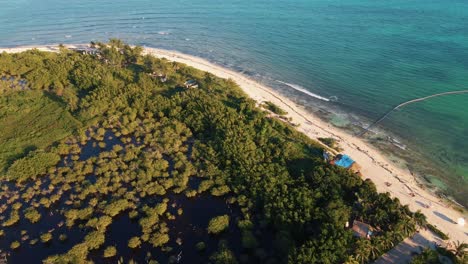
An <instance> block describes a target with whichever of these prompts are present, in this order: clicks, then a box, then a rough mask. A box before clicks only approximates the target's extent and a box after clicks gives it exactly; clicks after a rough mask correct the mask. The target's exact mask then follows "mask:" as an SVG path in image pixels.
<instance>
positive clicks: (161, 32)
mask: <svg viewBox="0 0 468 264" xmlns="http://www.w3.org/2000/svg"><path fill="white" fill-rule="evenodd" d="M169 34H171V33H169V32H167V31H159V32H158V35H169Z"/></svg>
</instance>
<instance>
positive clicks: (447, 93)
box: [358, 90, 468, 136]
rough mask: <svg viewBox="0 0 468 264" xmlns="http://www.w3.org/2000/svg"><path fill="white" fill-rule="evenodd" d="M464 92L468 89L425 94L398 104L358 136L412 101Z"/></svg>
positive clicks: (467, 91)
mask: <svg viewBox="0 0 468 264" xmlns="http://www.w3.org/2000/svg"><path fill="white" fill-rule="evenodd" d="M464 93H468V90H460V91H451V92H444V93H437V94H433V95H429V96H425V97H421V98H416V99H413V100H409V101H406V102H404V103H401V104H399V105H397V106H395V107H394V108H392V109H391V110H390V111H388V112H386V113H385V114H384V115H383V116H382V117H380V118H379V119H377V120H376V121H375V122H374V123H372V124H370V125H369V126H368V127H367V128H365V129H364V130H363V131H362V132H361V133H359V134H358V136H363V135H365V134H366V133H367V132H368V131H369V129H371V128H372V127H374V126H376V125H377V124H379V123H380V122H382V121H383V120H384V119H385V118H387V116H389V115H390V114H391V113H392V112H393V111H395V110H397V109H399V108H401V107H403V106H406V105H409V104H412V103H416V102H420V101H424V100H427V99H430V98H433V97H438V96H444V95H451V94H464Z"/></svg>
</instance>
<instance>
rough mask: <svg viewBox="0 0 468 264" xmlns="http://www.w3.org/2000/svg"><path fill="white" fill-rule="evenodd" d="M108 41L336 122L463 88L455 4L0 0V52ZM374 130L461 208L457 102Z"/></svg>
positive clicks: (467, 102) (434, 105) (417, 109)
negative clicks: (262, 89) (268, 90)
mask: <svg viewBox="0 0 468 264" xmlns="http://www.w3.org/2000/svg"><path fill="white" fill-rule="evenodd" d="M111 37H117V38H121V39H123V40H125V41H127V42H129V43H132V44H139V45H146V46H152V47H160V48H168V49H175V50H178V51H181V52H185V53H189V54H192V55H197V56H201V57H204V58H207V59H209V60H211V61H213V62H216V63H218V64H221V65H224V66H227V67H229V68H232V69H234V70H237V71H240V72H243V73H244V74H246V75H249V76H251V77H252V78H254V79H257V80H259V81H261V82H263V83H265V84H268V85H271V86H273V87H274V88H276V89H278V90H279V91H281V92H282V93H284V94H287V95H288V96H290V97H292V98H293V99H295V100H296V101H297V102H299V103H301V104H303V105H305V106H319V107H321V108H324V109H328V110H329V111H331V112H332V114H328V115H327V116H328V118H331V120H332V121H333V122H334V123H335V124H337V125H356V124H357V125H365V124H366V123H368V122H369V121H370V120H373V119H375V118H378V117H379V116H380V115H382V114H383V113H385V111H387V110H389V109H391V108H392V107H393V106H395V105H397V104H399V103H400V102H403V101H405V100H409V99H413V98H417V97H421V96H426V95H430V94H433V93H439V92H444V91H450V90H461V89H468V1H466V0H432V1H426V0H411V1H408V0H387V1H376V0H347V1H341V0H277V1H270V0H251V1H247V0H243V1H241V0H237V1H232V0H226V1H217V0H190V1H188V0H171V1H169V0H158V1H155V0H133V1H128V0H125V1H123V0H112V1H110V0H97V1H96V0H94V1H90V0H69V1H58V0H15V1H10V0H9V1H5V0H0V46H2V47H7V46H8V47H10V46H19V45H29V44H53V43H83V42H89V41H92V40H94V41H105V40H107V39H109V38H111ZM278 81H281V82H282V83H281V82H278ZM284 83H288V84H290V86H288V85H286V84H284ZM293 87H296V88H298V87H299V88H301V87H302V88H303V89H306V90H308V91H310V92H311V93H313V94H316V95H319V96H321V97H323V98H325V99H331V100H329V101H327V100H323V98H322V99H319V98H314V97H312V96H309V95H306V94H304V93H302V92H299V91H297V90H295V89H294V88H293ZM314 109H315V111H316V110H317V109H316V108H314ZM380 128H383V129H384V130H385V131H387V133H388V135H391V136H392V137H393V138H396V139H397V140H399V141H401V142H402V143H403V144H405V145H407V150H401V149H397V150H398V153H399V154H400V155H403V156H405V157H406V158H408V160H409V161H410V163H411V164H410V167H411V169H413V170H414V171H420V172H421V174H422V175H423V176H424V177H425V178H426V179H428V180H430V181H431V183H432V184H433V185H437V186H439V188H441V189H442V190H445V191H446V192H447V193H449V194H450V195H452V196H453V197H455V198H456V199H457V200H458V201H459V202H460V203H462V204H464V205H467V203H468V202H467V201H468V94H465V95H453V96H447V97H440V98H434V99H432V100H429V101H425V102H421V103H417V104H413V105H410V106H408V107H406V108H404V109H401V110H399V111H397V112H395V113H393V114H392V115H390V117H389V118H388V119H387V120H385V121H384V122H383V123H382V124H381V126H380ZM384 138H385V137H384ZM415 157H416V158H415ZM416 160H418V161H421V160H425V162H421V163H419V162H416Z"/></svg>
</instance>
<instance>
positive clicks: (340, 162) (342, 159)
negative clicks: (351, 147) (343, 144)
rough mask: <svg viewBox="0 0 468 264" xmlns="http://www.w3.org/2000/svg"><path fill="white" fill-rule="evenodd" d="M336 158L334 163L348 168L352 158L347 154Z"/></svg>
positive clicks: (351, 163) (352, 161)
mask: <svg viewBox="0 0 468 264" xmlns="http://www.w3.org/2000/svg"><path fill="white" fill-rule="evenodd" d="M337 158H338V159H336V160H335V165H337V166H340V167H343V168H346V169H349V167H351V165H353V163H354V160H353V159H351V157H349V156H348V155H341V157H337Z"/></svg>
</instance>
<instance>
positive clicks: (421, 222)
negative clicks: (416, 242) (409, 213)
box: [413, 210, 427, 227]
mask: <svg viewBox="0 0 468 264" xmlns="http://www.w3.org/2000/svg"><path fill="white" fill-rule="evenodd" d="M413 219H414V221H415V222H416V224H417V225H418V226H419V227H424V226H426V224H427V218H426V216H425V215H424V214H423V213H421V210H418V211H417V212H416V213H414V214H413Z"/></svg>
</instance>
